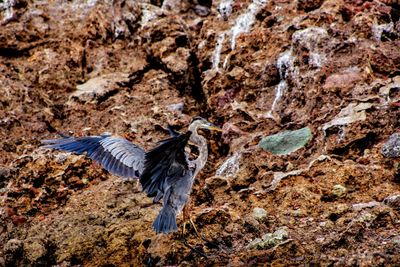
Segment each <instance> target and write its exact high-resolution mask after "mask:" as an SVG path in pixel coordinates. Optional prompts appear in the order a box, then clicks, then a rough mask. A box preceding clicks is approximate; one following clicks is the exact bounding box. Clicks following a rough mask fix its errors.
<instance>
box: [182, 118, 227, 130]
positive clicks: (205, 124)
mask: <svg viewBox="0 0 400 267" xmlns="http://www.w3.org/2000/svg"><path fill="white" fill-rule="evenodd" d="M197 129H207V130H211V131H222V129H221V128H219V127H218V126H216V125H214V124H212V123H211V122H209V121H207V120H206V119H204V118H202V117H194V118H193V119H192V122H191V123H190V126H189V130H192V132H193V131H196V130H197Z"/></svg>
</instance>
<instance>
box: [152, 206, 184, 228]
mask: <svg viewBox="0 0 400 267" xmlns="http://www.w3.org/2000/svg"><path fill="white" fill-rule="evenodd" d="M153 228H154V230H155V231H156V232H157V234H159V233H164V234H166V233H170V232H175V231H176V230H178V226H177V225H176V212H175V210H174V209H173V208H172V207H170V206H164V207H163V208H162V209H161V211H160V213H159V214H158V216H157V218H156V220H155V221H154V223H153Z"/></svg>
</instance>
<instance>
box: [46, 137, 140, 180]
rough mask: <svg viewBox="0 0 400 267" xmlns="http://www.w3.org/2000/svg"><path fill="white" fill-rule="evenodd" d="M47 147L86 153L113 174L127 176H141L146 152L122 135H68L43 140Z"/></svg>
mask: <svg viewBox="0 0 400 267" xmlns="http://www.w3.org/2000/svg"><path fill="white" fill-rule="evenodd" d="M42 143H43V144H44V145H45V146H44V147H45V148H53V149H57V150H64V151H68V152H73V153H77V154H84V153H86V154H87V156H88V157H90V158H91V159H93V160H95V161H97V162H98V163H100V164H101V165H102V166H103V168H104V169H106V170H107V171H109V172H111V173H112V174H115V175H119V176H122V177H126V178H134V177H139V175H140V174H141V173H142V171H143V166H144V157H145V152H144V150H143V149H142V148H140V147H138V146H136V145H135V144H132V143H131V142H129V141H128V140H126V139H124V138H121V137H114V136H111V135H101V136H87V137H68V138H64V139H54V140H43V141H42Z"/></svg>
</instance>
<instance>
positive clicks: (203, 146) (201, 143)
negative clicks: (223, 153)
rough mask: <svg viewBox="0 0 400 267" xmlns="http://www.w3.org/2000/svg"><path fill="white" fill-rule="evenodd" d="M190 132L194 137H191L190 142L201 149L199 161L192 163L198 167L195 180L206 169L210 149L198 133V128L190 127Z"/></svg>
mask: <svg viewBox="0 0 400 267" xmlns="http://www.w3.org/2000/svg"><path fill="white" fill-rule="evenodd" d="M191 128H192V129H191ZM189 131H191V132H192V135H191V136H190V142H192V143H193V144H195V145H196V146H197V147H198V149H199V156H198V157H197V159H195V160H193V161H192V163H194V164H195V166H196V171H195V173H194V175H193V178H194V177H195V176H196V175H197V173H198V172H199V171H200V170H201V169H202V168H203V167H204V165H206V162H207V158H208V148H207V140H206V139H205V138H204V137H203V136H201V135H199V134H198V133H197V127H189Z"/></svg>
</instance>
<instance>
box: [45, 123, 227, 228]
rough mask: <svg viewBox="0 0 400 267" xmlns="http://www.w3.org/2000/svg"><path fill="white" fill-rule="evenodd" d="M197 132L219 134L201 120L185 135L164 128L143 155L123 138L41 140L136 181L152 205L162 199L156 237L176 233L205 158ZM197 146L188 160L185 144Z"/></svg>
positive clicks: (214, 128)
mask: <svg viewBox="0 0 400 267" xmlns="http://www.w3.org/2000/svg"><path fill="white" fill-rule="evenodd" d="M199 129H208V130H216V131H221V129H220V128H219V127H217V126H215V125H214V124H212V123H210V122H208V121H207V120H205V119H203V118H201V117H195V118H194V119H193V120H192V122H191V124H190V125H189V127H188V131H187V132H185V133H182V134H181V133H178V132H176V131H174V130H173V129H172V127H170V126H168V130H169V133H170V135H171V137H170V138H168V139H165V140H162V141H160V142H159V143H158V144H157V145H156V146H155V147H154V148H153V149H151V150H150V151H148V152H146V151H145V150H144V149H143V148H141V147H139V146H138V145H135V144H133V143H131V142H129V141H128V140H126V139H125V138H122V137H116V136H112V135H109V134H104V135H100V136H86V137H69V136H63V137H64V138H63V139H52V140H42V143H43V144H44V146H43V147H44V148H51V149H56V150H64V151H68V152H73V153H77V154H86V155H87V156H88V157H89V158H91V159H92V160H94V161H96V162H98V163H99V164H100V165H101V166H102V167H103V168H104V169H106V170H107V171H109V172H110V173H112V174H114V175H117V176H122V177H124V178H130V179H132V178H133V179H139V181H140V183H141V185H142V190H143V191H144V192H145V193H146V194H147V196H148V197H151V198H153V202H154V203H156V202H159V201H160V200H161V199H163V205H162V208H161V210H160V212H159V214H158V216H157V218H156V219H155V221H154V223H153V228H154V230H155V231H156V233H157V234H160V233H165V234H166V233H170V232H175V231H177V230H178V226H177V222H176V218H177V216H178V215H179V214H180V213H181V212H182V210H183V208H184V207H185V205H186V204H187V202H188V200H189V196H190V193H191V190H192V186H193V182H194V180H195V178H196V176H197V174H198V173H199V172H200V171H201V169H203V167H204V166H205V164H206V162H207V158H208V148H207V139H206V138H204V137H203V136H201V135H200V134H199V133H198V130H199ZM189 142H190V143H191V144H193V145H195V146H197V148H198V150H199V155H198V156H197V158H196V159H193V160H190V159H189V153H188V152H185V147H186V146H187V144H188V143H189Z"/></svg>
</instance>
